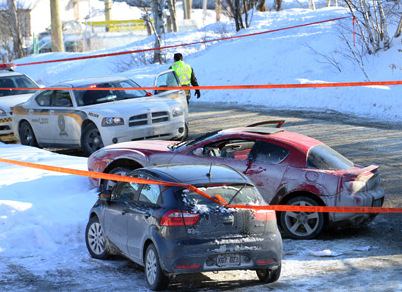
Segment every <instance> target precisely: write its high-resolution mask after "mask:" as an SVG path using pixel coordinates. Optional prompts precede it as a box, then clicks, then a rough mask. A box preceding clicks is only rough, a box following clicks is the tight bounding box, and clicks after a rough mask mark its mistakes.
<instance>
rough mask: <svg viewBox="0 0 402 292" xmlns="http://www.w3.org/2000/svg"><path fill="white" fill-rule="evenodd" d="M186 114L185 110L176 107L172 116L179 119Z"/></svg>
mask: <svg viewBox="0 0 402 292" xmlns="http://www.w3.org/2000/svg"><path fill="white" fill-rule="evenodd" d="M183 114H184V111H183V109H182V108H181V107H175V108H174V109H173V110H172V116H173V117H174V118H175V117H178V116H181V115H183Z"/></svg>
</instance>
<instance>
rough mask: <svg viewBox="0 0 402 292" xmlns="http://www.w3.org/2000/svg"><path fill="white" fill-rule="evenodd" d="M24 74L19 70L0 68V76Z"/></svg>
mask: <svg viewBox="0 0 402 292" xmlns="http://www.w3.org/2000/svg"><path fill="white" fill-rule="evenodd" d="M21 75H24V74H22V73H19V72H15V71H9V70H0V77H7V76H21Z"/></svg>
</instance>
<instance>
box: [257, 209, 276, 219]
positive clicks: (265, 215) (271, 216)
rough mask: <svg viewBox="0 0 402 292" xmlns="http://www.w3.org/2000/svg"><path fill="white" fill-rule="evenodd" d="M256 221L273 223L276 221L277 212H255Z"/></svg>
mask: <svg viewBox="0 0 402 292" xmlns="http://www.w3.org/2000/svg"><path fill="white" fill-rule="evenodd" d="M254 216H255V220H257V221H271V220H276V215H275V211H272V210H259V211H255V212H254Z"/></svg>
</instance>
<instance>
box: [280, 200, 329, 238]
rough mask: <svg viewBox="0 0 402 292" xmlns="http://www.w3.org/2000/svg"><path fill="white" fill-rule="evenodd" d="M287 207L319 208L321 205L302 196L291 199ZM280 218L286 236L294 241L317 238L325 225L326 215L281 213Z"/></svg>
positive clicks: (318, 213) (316, 213) (317, 213)
mask: <svg viewBox="0 0 402 292" xmlns="http://www.w3.org/2000/svg"><path fill="white" fill-rule="evenodd" d="M286 205H293V206H319V205H320V204H319V203H318V202H317V201H316V200H314V199H313V198H311V197H308V196H303V195H301V196H297V197H294V198H292V199H290V200H289V201H287V202H286ZM279 218H280V227H281V229H282V231H283V233H284V235H285V236H286V237H290V238H293V239H300V240H303V239H313V238H316V237H317V236H318V235H319V234H321V232H322V230H323V229H324V225H325V217H324V214H323V213H320V212H315V213H306V212H280V215H279Z"/></svg>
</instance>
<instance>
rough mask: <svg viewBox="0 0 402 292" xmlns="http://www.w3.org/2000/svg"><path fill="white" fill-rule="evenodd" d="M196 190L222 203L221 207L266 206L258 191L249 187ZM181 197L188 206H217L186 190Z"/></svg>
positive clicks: (211, 187) (212, 187) (216, 187)
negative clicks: (229, 205)
mask: <svg viewBox="0 0 402 292" xmlns="http://www.w3.org/2000/svg"><path fill="white" fill-rule="evenodd" d="M198 188H199V189H200V190H201V191H203V192H205V193H207V194H208V195H210V196H211V197H215V198H217V199H218V200H219V201H221V202H222V205H226V204H244V205H257V206H258V205H266V202H265V201H264V199H263V198H262V196H261V194H260V193H259V192H258V190H257V189H256V188H255V187H253V186H251V185H244V184H242V185H224V186H209V187H198ZM182 196H183V201H184V203H186V204H188V205H205V206H216V205H217V204H216V203H215V202H213V201H211V200H209V199H207V198H204V197H202V196H200V195H198V194H196V193H193V192H191V191H188V190H183V192H182Z"/></svg>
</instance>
